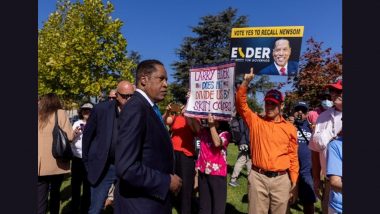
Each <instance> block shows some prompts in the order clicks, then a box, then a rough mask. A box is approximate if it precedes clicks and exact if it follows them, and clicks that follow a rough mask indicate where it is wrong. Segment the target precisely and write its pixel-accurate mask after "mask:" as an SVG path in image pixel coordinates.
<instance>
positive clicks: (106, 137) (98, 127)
mask: <svg viewBox="0 0 380 214" xmlns="http://www.w3.org/2000/svg"><path fill="white" fill-rule="evenodd" d="M115 114H116V101H115V100H113V101H106V102H102V103H99V104H97V105H95V107H94V108H93V109H92V111H91V114H90V117H89V119H88V121H87V123H86V128H85V130H84V132H83V139H82V160H83V163H84V165H85V167H86V169H87V173H88V174H87V178H88V181H89V182H90V183H91V184H92V185H95V184H96V183H97V182H98V181H99V178H100V176H101V174H102V172H103V170H104V168H105V166H106V163H107V159H108V152H109V150H110V146H111V140H112V132H113V119H114V118H115Z"/></svg>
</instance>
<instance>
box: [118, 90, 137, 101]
mask: <svg viewBox="0 0 380 214" xmlns="http://www.w3.org/2000/svg"><path fill="white" fill-rule="evenodd" d="M116 94H118V95H120V97H122V98H123V99H126V100H127V99H129V98H130V97H132V96H133V94H121V93H119V92H116Z"/></svg>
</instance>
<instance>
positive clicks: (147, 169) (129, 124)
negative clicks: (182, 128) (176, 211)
mask: <svg viewBox="0 0 380 214" xmlns="http://www.w3.org/2000/svg"><path fill="white" fill-rule="evenodd" d="M124 108H125V109H124V110H123V111H122V113H121V115H120V120H119V121H120V126H119V135H118V141H117V144H116V149H115V150H116V157H115V166H116V176H117V177H118V182H117V185H116V191H115V208H114V212H115V213H165V214H168V213H171V209H172V208H171V201H170V195H171V194H170V193H169V192H170V190H169V186H170V175H169V174H174V156H173V146H172V143H171V140H170V137H169V133H168V131H167V129H166V128H165V127H164V126H163V124H162V122H161V121H160V119H159V118H158V117H157V115H156V114H155V112H154V110H153V108H152V107H151V105H150V104H149V102H148V101H147V100H146V99H145V98H144V97H143V96H142V95H141V94H140V93H139V92H135V94H134V95H133V96H132V97H131V99H130V100H129V101H128V103H127V104H126V105H125V107H124Z"/></svg>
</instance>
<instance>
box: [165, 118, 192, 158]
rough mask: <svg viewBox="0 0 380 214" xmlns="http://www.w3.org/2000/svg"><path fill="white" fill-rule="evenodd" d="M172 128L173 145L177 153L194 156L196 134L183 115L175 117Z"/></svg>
mask: <svg viewBox="0 0 380 214" xmlns="http://www.w3.org/2000/svg"><path fill="white" fill-rule="evenodd" d="M173 120H174V122H173V124H172V126H171V131H172V143H173V148H174V150H175V151H179V152H183V153H184V154H185V155H186V156H194V154H195V150H194V143H193V141H194V136H195V135H194V133H193V131H192V130H191V129H190V126H189V125H188V124H187V123H186V119H185V117H184V116H182V115H178V116H175V117H174V118H173Z"/></svg>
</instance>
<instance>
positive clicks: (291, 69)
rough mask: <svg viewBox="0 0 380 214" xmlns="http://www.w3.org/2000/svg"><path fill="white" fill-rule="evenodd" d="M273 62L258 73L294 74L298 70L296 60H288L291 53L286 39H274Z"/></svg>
mask: <svg viewBox="0 0 380 214" xmlns="http://www.w3.org/2000/svg"><path fill="white" fill-rule="evenodd" d="M272 53H273V60H274V62H273V63H271V64H270V65H268V66H267V67H265V68H263V69H261V70H260V72H259V73H258V74H267V75H282V76H287V75H289V76H294V75H296V74H297V71H298V62H296V61H289V57H290V55H291V53H292V48H291V47H290V42H289V40H288V39H285V38H281V39H278V40H276V42H275V43H274V48H273V52H272Z"/></svg>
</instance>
